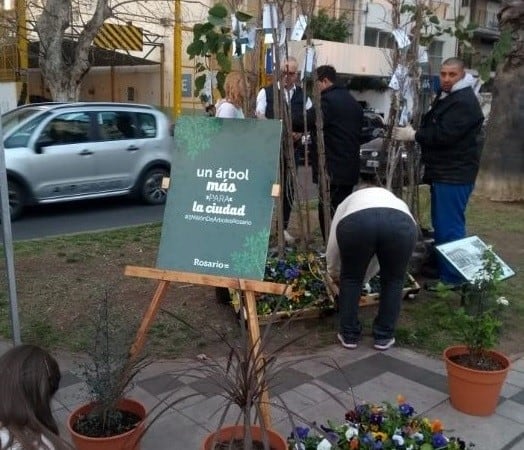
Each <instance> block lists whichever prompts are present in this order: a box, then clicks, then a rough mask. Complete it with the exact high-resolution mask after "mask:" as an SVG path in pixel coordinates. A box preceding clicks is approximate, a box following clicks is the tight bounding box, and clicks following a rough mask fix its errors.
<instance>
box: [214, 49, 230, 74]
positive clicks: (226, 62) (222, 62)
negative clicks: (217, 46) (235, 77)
mask: <svg viewBox="0 0 524 450" xmlns="http://www.w3.org/2000/svg"><path fill="white" fill-rule="evenodd" d="M216 57H217V62H218V65H219V66H220V68H221V69H222V70H223V71H224V72H230V71H231V60H230V59H229V58H228V57H227V55H225V54H224V53H222V52H218V53H217V54H216Z"/></svg>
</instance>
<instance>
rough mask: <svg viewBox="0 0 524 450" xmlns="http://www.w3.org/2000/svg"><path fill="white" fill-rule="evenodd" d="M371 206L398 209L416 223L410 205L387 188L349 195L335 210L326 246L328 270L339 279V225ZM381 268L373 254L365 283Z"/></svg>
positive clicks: (372, 188)
mask: <svg viewBox="0 0 524 450" xmlns="http://www.w3.org/2000/svg"><path fill="white" fill-rule="evenodd" d="M369 208H392V209H396V210H398V211H402V212H403V213H405V214H407V215H408V216H409V217H411V219H412V220H413V222H414V223H416V222H415V219H413V215H412V214H411V211H410V210H409V207H408V205H406V203H404V201H403V200H401V199H400V198H398V197H397V196H396V195H395V194H393V193H392V192H390V191H388V190H387V189H384V188H381V187H367V188H363V189H359V190H358V191H355V192H353V193H352V194H351V195H348V196H347V197H346V198H345V200H344V201H343V202H342V203H341V204H340V205H338V207H337V210H336V211H335V215H334V216H333V221H332V222H331V228H330V232H329V239H328V243H327V247H326V263H327V271H328V273H329V274H330V275H331V277H332V278H333V279H335V280H338V278H339V276H340V251H339V248H338V242H337V225H338V224H339V222H340V221H341V220H342V219H343V218H344V217H346V216H349V215H350V214H353V213H355V212H357V211H362V210H363V209H369ZM379 270H380V267H379V265H378V260H377V258H376V256H373V258H372V259H371V261H370V263H369V266H368V270H367V272H366V276H365V277H364V283H367V282H369V280H370V279H371V278H373V277H374V276H375V275H376V274H377V273H378V272H379Z"/></svg>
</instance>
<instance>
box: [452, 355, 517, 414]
mask: <svg viewBox="0 0 524 450" xmlns="http://www.w3.org/2000/svg"><path fill="white" fill-rule="evenodd" d="M465 353H468V350H467V347H466V346H465V345H456V346H452V347H448V348H447V349H446V350H444V360H445V362H446V370H447V373H448V389H449V398H450V402H451V405H452V406H453V407H454V408H455V409H458V410H459V411H461V412H464V413H466V414H470V415H473V416H490V415H491V414H493V413H494V412H495V409H496V408H497V403H498V401H499V396H500V391H501V389H502V385H503V384H504V380H505V379H506V376H507V375H508V371H509V368H510V365H511V363H510V361H509V359H508V358H507V357H506V356H504V355H503V354H502V353H499V352H497V351H494V350H489V351H488V353H489V355H490V356H491V357H492V358H493V359H495V360H497V361H499V362H500V363H501V364H502V365H503V367H504V368H503V369H501V370H493V371H487V370H475V369H470V368H469V367H464V366H461V365H460V364H457V363H455V362H453V361H451V360H450V357H453V356H458V355H463V354H465Z"/></svg>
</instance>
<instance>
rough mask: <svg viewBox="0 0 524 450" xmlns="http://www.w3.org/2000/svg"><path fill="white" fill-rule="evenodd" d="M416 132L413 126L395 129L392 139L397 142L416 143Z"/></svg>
mask: <svg viewBox="0 0 524 450" xmlns="http://www.w3.org/2000/svg"><path fill="white" fill-rule="evenodd" d="M415 133H416V131H415V130H414V129H413V127H412V126H411V125H406V126H405V127H393V132H392V133H391V137H392V138H393V139H395V140H396V141H414V140H415Z"/></svg>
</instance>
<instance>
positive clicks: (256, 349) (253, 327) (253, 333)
mask: <svg viewBox="0 0 524 450" xmlns="http://www.w3.org/2000/svg"><path fill="white" fill-rule="evenodd" d="M243 281H244V280H240V287H241V289H242V290H244V289H245V287H244V286H243V284H244V283H243ZM244 294H245V300H246V301H245V306H246V316H247V317H246V320H247V330H248V333H249V341H250V345H251V348H252V349H253V355H254V356H255V359H256V361H255V363H256V364H257V365H259V366H260V365H261V364H263V360H262V358H263V355H261V352H260V326H259V324H258V315H257V304H256V299H255V293H254V292H253V291H248V290H244ZM257 369H258V367H257ZM261 376H263V375H261ZM259 406H260V411H261V415H262V417H261V418H260V420H261V421H262V425H263V428H265V429H269V428H271V412H270V410H269V393H268V390H267V385H265V384H264V386H263V387H262V393H261V395H260V405H259Z"/></svg>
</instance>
